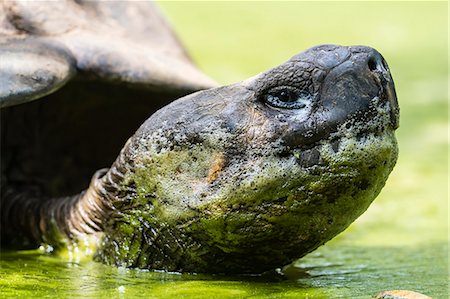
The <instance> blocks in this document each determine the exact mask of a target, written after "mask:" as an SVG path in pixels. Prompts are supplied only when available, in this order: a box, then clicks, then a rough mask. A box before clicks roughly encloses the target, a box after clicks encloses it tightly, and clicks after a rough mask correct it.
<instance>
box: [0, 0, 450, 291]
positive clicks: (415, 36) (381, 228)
mask: <svg viewBox="0 0 450 299" xmlns="http://www.w3.org/2000/svg"><path fill="white" fill-rule="evenodd" d="M160 6H161V7H162V8H163V10H164V11H165V12H166V13H167V14H168V15H169V17H170V18H171V20H172V21H173V22H174V23H175V25H176V26H177V29H178V31H179V33H180V35H181V37H182V39H183V40H184V41H185V43H186V44H187V45H188V47H189V49H190V51H191V53H192V56H193V57H194V58H195V59H196V60H197V61H198V62H199V64H200V65H201V66H202V67H203V68H204V69H205V71H206V72H207V73H208V74H211V76H213V77H214V78H216V79H217V80H219V81H220V82H223V83H226V82H233V81H236V80H240V79H244V78H246V77H249V76H251V75H253V74H255V73H256V72H259V71H263V70H264V69H266V68H268V67H271V66H273V65H276V64H278V63H281V62H282V61H284V60H286V59H287V58H288V57H290V56H292V55H293V54H295V52H297V51H299V50H301V49H304V48H306V47H309V46H312V45H314V44H318V43H325V42H327V43H340V44H366V45H372V46H374V47H375V48H377V49H378V50H380V52H382V53H383V55H384V56H385V58H386V60H387V61H388V63H389V65H390V67H391V70H392V73H393V77H394V79H395V83H396V86H397V93H398V98H399V102H400V107H401V123H400V129H399V130H398V132H397V133H398V134H397V136H398V141H399V147H400V156H399V161H398V164H397V166H396V168H395V170H394V172H393V173H392V175H391V177H390V178H389V180H388V183H387V185H386V187H385V189H384V190H383V191H382V193H381V195H380V196H379V197H378V198H377V199H376V200H375V202H374V203H373V204H372V206H371V207H370V208H369V210H368V211H367V212H366V213H365V214H364V215H363V216H362V217H361V218H359V219H358V220H357V221H356V222H355V223H354V224H353V225H351V226H350V228H349V229H347V231H345V232H344V233H343V234H341V235H340V236H338V237H337V238H336V239H334V240H333V241H331V242H329V243H328V244H326V245H325V246H323V247H321V248H319V250H317V251H315V252H313V253H311V254H310V255H308V256H307V257H305V258H303V259H301V260H299V261H298V262H297V263H295V264H294V265H292V266H290V267H288V268H287V269H286V270H285V278H282V277H280V276H277V275H267V276H263V277H223V276H208V275H188V274H183V275H180V274H170V273H157V272H145V271H140V270H132V269H117V268H114V267H109V266H105V265H102V264H99V263H96V262H93V261H92V260H91V259H90V258H86V257H82V258H80V260H77V257H76V255H75V256H72V257H70V256H69V255H68V254H67V253H66V254H63V255H61V256H51V255H47V254H43V253H41V252H40V251H38V250H36V251H22V252H8V251H4V250H3V251H2V252H1V255H0V297H2V298H11V297H19V298H22V297H33V298H40V297H50V298H64V297H71V298H72V297H75V298H76V297H80V298H81V297H83V298H134V297H148V298H248V297H254V298H371V297H372V296H374V295H376V294H377V293H379V292H381V291H385V290H391V289H408V290H413V291H418V292H421V293H424V294H427V295H429V296H432V297H433V298H443V299H446V298H448V295H449V285H448V283H449V274H448V261H449V257H448V202H447V190H448V189H447V186H448V180H447V177H448V157H447V155H448V115H447V111H448V94H447V88H448V76H447V65H448V64H447V11H448V10H447V3H446V2H377V3H375V2H371V3H367V2H366V3H355V2H353V3H350V2H333V3H323V2H322V3H310V2H308V3H300V2H294V3H292V2H291V3H285V2H282V3H280V2H277V3H275V2H264V3H260V2H251V3H247V2H237V3H232V4H231V3H199V2H196V3H178V2H164V3H160ZM255 28H257V29H255ZM219 33H220V34H219Z"/></svg>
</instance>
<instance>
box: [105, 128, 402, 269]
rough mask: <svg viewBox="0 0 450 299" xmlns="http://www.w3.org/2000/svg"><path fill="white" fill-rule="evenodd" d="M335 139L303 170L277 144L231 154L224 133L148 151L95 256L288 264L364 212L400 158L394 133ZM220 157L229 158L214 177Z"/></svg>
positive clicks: (177, 265)
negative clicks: (315, 162)
mask: <svg viewBox="0 0 450 299" xmlns="http://www.w3.org/2000/svg"><path fill="white" fill-rule="evenodd" d="M172 133H174V134H175V135H176V134H177V133H176V132H172ZM217 135H221V140H222V142H217V139H218V138H217ZM333 138H335V137H334V136H331V137H330V139H327V140H323V141H321V142H319V144H318V145H317V150H318V151H319V152H320V157H321V161H320V163H319V164H318V165H314V166H312V167H306V168H305V167H301V166H300V164H299V162H300V161H299V159H298V155H297V154H295V153H294V152H293V153H291V154H290V155H288V156H285V157H280V156H279V155H278V154H277V151H276V150H274V149H270V150H269V149H263V148H256V149H251V148H247V149H246V151H245V152H246V154H245V156H242V155H239V156H235V157H233V156H230V155H229V154H227V153H228V152H229V151H230V148H229V147H230V145H231V144H232V142H231V141H230V138H227V136H226V134H224V133H223V132H222V133H218V132H215V133H214V134H212V135H211V140H213V141H214V142H211V140H209V139H208V137H207V136H206V137H205V136H204V139H203V141H202V144H193V145H189V146H186V147H183V146H180V143H178V144H170V142H169V143H167V147H168V148H173V150H160V149H159V150H158V151H159V152H158V151H155V150H150V151H149V152H148V155H146V156H145V158H142V159H139V160H137V161H136V162H135V163H136V165H135V172H132V173H129V174H128V176H126V178H125V179H124V181H123V187H122V188H123V190H125V191H126V190H129V189H130V186H133V188H134V189H135V193H134V194H133V195H132V196H131V197H130V198H129V202H127V203H126V204H125V203H122V204H125V205H126V206H127V208H126V209H123V208H121V209H120V212H118V213H117V215H116V216H115V217H114V223H113V224H112V226H111V230H107V231H106V232H105V238H104V240H103V244H102V248H101V249H100V251H99V254H98V257H99V258H100V259H101V260H103V261H106V262H108V263H111V264H116V265H121V266H128V267H139V268H151V269H164V270H169V271H207V272H246V271H249V270H247V269H251V271H252V272H255V271H256V272H261V271H264V270H267V269H271V268H275V267H279V266H281V265H284V264H287V263H289V262H291V261H292V260H293V259H295V258H298V257H299V253H300V254H301V255H304V254H306V253H308V252H310V251H312V250H314V249H315V248H317V247H318V246H320V245H322V244H323V243H325V242H326V241H327V240H329V239H331V238H332V237H333V236H335V235H336V234H338V233H339V232H341V231H342V230H344V229H345V228H346V227H347V226H348V225H349V224H350V223H351V222H353V221H354V219H355V218H357V217H358V216H359V215H360V214H361V213H363V212H364V211H365V210H366V209H367V207H368V206H369V204H370V203H371V202H372V200H373V199H374V198H375V197H376V196H377V194H378V193H379V192H380V190H381V188H382V187H383V185H384V183H385V181H386V179H387V176H388V174H389V173H390V171H391V170H392V168H393V166H394V164H395V161H396V157H397V147H396V141H395V137H394V135H393V132H391V131H387V132H384V133H383V134H380V133H370V134H366V135H365V136H364V138H359V139H358V138H357V133H356V131H355V132H354V134H350V135H348V134H347V136H345V137H342V138H340V139H339V146H338V149H336V148H333V146H332V141H331V140H332V139H333ZM181 139H182V138H181ZM268 146H273V144H270V145H268ZM148 148H151V147H148ZM296 151H301V149H300V150H296ZM218 156H220V157H222V158H221V159H225V160H226V162H224V165H222V166H223V167H222V169H221V170H220V171H219V172H218V173H216V175H217V177H216V178H215V180H213V181H210V180H209V179H208V176H209V174H210V170H211V168H212V167H213V168H214V167H216V159H217V157H218ZM224 157H225V158H224ZM216 170H217V169H216Z"/></svg>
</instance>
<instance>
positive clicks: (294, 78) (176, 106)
mask: <svg viewBox="0 0 450 299" xmlns="http://www.w3.org/2000/svg"><path fill="white" fill-rule="evenodd" d="M80 86H81V87H83V86H84V88H79V87H80ZM83 92H84V93H83ZM86 95H87V96H86ZM146 95H147V93H146V92H145V91H138V90H134V91H133V90H131V89H130V90H128V89H126V88H123V87H120V86H116V87H114V88H112V87H111V86H107V85H96V84H93V83H87V82H82V81H79V82H73V84H71V85H70V86H69V85H68V86H66V87H64V88H62V89H61V90H60V91H58V92H57V93H54V94H52V95H50V96H48V97H47V98H46V99H45V100H44V101H42V100H39V101H35V102H33V103H27V104H26V105H17V106H12V107H8V108H5V109H3V110H2V119H3V120H5V119H6V120H7V122H6V124H9V126H8V127H6V126H3V125H2V138H4V139H5V140H6V141H7V142H6V143H5V142H3V144H8V145H9V146H10V149H11V148H13V147H14V149H15V150H14V151H2V155H3V154H5V155H6V156H5V158H4V157H3V156H2V161H6V162H8V163H3V164H2V174H3V173H6V174H7V175H6V176H3V175H2V186H5V185H6V186H7V188H3V189H2V192H3V193H2V242H3V244H4V243H5V241H6V242H10V243H23V238H26V239H27V240H28V241H29V242H31V244H32V245H34V244H36V243H37V244H39V243H40V242H45V243H48V244H52V245H56V246H58V245H59V246H61V244H63V245H64V244H65V243H64V242H67V240H68V242H77V240H79V239H80V238H82V237H84V235H86V234H93V233H101V234H102V237H101V241H100V245H99V246H98V250H97V254H96V259H97V260H100V261H103V262H105V263H108V264H113V265H117V266H125V267H138V268H147V269H163V270H167V271H184V272H210V273H261V272H264V271H267V270H270V269H274V268H276V267H281V266H283V265H286V264H288V263H290V262H292V261H293V260H295V259H297V258H299V257H301V256H303V255H305V254H307V253H308V252H311V251H312V250H314V249H316V248H317V247H318V246H320V245H322V244H324V243H325V242H326V241H328V240H330V239H331V238H333V237H334V236H335V235H337V234H338V233H340V232H341V231H343V230H344V229H345V228H346V227H347V226H348V225H349V224H350V223H351V222H353V221H354V220H355V219H356V218H357V217H358V216H359V215H361V214H362V213H363V212H364V211H365V210H366V209H367V207H368V206H369V205H370V203H371V202H372V201H373V199H374V198H375V197H376V196H377V195H378V193H379V192H380V190H381V189H382V187H383V186H384V184H385V182H386V180H387V178H388V175H389V173H390V172H391V170H392V169H393V167H394V165H395V162H396V159H397V143H396V140H395V136H394V130H395V129H396V128H397V127H398V116H399V110H398V104H397V99H396V95H395V89H394V84H393V81H392V78H391V75H390V72H389V69H388V67H387V64H386V62H385V61H384V59H383V58H382V57H381V55H380V54H379V53H378V52H377V51H375V50H374V49H371V48H368V47H362V46H352V47H342V46H336V45H321V46H317V47H314V48H311V49H309V50H306V51H305V52H302V53H300V54H298V55H296V56H294V57H293V58H291V59H290V60H289V61H287V62H286V63H284V64H282V65H280V66H278V67H276V68H273V69H271V70H268V71H267V72H264V73H262V74H259V75H257V76H255V77H252V78H250V79H248V80H245V81H243V82H239V83H236V84H233V85H229V86H224V87H219V88H212V89H208V90H204V91H200V92H197V93H193V94H191V95H188V96H185V97H183V98H180V99H178V100H176V101H174V102H172V103H171V104H169V105H167V106H165V107H163V108H162V109H160V110H158V111H156V112H155V113H154V114H153V115H152V116H151V117H150V118H148V119H147V120H146V121H145V122H144V123H143V124H142V125H141V127H140V128H139V129H138V130H137V131H136V133H135V134H134V135H133V136H132V137H131V138H130V139H129V140H128V141H127V142H126V144H125V146H124V147H123V148H122V150H121V151H120V154H119V155H118V156H117V151H118V148H120V146H121V144H123V142H124V141H123V140H124V139H125V138H126V136H130V134H131V133H129V132H130V131H134V130H135V129H136V127H137V121H138V120H139V119H140V118H142V117H143V115H144V114H146V113H147V111H155V110H156V109H157V107H156V106H158V105H163V104H164V103H166V102H167V101H164V100H163V97H162V95H161V100H158V99H159V96H156V95H154V97H155V99H154V102H155V101H156V100H158V101H156V102H158V103H157V104H158V105H152V104H149V103H150V102H146V101H143V100H142V99H143V98H145V96H146ZM72 97H73V99H72ZM122 97H129V98H130V99H128V102H127V103H130V104H129V105H130V106H132V107H134V108H133V109H131V107H129V108H128V109H126V108H125V107H124V108H123V111H122V110H121V109H117V108H118V106H119V105H121V102H120V101H121V100H120V99H121V98H122ZM69 98H70V99H72V100H71V101H68V99H69ZM131 98H132V99H131ZM89 111H90V112H89ZM92 111H95V113H93V112H92ZM105 111H106V112H105ZM127 111H128V112H127ZM24 112H25V113H24ZM126 113H129V114H126ZM35 115H37V117H35ZM21 117H22V118H24V119H25V120H32V121H36V120H38V124H39V126H37V125H33V124H35V123H32V122H31V124H32V125H29V124H28V125H27V122H24V121H22V120H21ZM39 117H40V118H41V119H44V120H47V121H44V122H39ZM49 119H51V121H48V120H49ZM117 119H120V121H117ZM126 119H133V120H134V122H133V123H131V122H126ZM15 120H16V121H17V122H16V123H14V121H15ZM18 123H23V124H22V126H21V127H20V126H18V125H17V126H15V125H14V124H18ZM91 123H93V124H91ZM12 124H13V125H12ZM74 124H75V125H74ZM91 127H97V128H101V129H99V132H115V134H108V135H104V134H100V136H98V134H99V133H98V132H96V131H95V130H90V129H89V128H91ZM62 128H63V129H62ZM64 128H65V129H64ZM69 128H71V129H70V130H69ZM74 128H76V129H74ZM31 129H32V130H31ZM3 131H4V132H3ZM18 132H19V133H20V134H18ZM55 132H56V133H57V134H59V135H58V136H59V138H58V143H54V142H53V139H52V136H55V135H54V134H55ZM61 132H63V134H61ZM64 132H65V133H67V134H64ZM22 133H23V134H22ZM127 134H128V135H127ZM28 135H29V136H30V138H28V137H27V136H28ZM17 136H19V137H20V136H24V137H23V138H19V137H17ZM25 137H27V138H25ZM105 137H108V138H105ZM8 138H9V139H8ZM83 140H84V142H83ZM87 141H89V142H87ZM8 142H9V143H8ZM46 145H47V146H46ZM68 149H71V150H72V152H69V151H68ZM8 153H10V154H8ZM93 153H95V155H94V154H93ZM116 156H117V158H116V160H115V162H113V163H112V165H111V167H110V168H106V169H101V170H99V171H97V172H96V173H95V174H94V175H93V177H92V179H91V181H90V184H89V183H88V180H89V176H90V175H91V174H92V173H93V172H94V171H95V170H96V169H99V168H100V167H105V166H106V167H107V166H108V164H110V163H111V160H112V159H114V158H115V157H116ZM94 157H95V158H94ZM42 165H45V166H46V167H42ZM13 166H14V167H15V168H14V167H13ZM61 170H62V172H61ZM60 173H64V174H65V175H64V176H61V175H60ZM30 178H31V179H30ZM3 179H5V182H6V183H5V182H3ZM13 183H14V184H13ZM88 184H89V187H88V188H87V189H86V190H85V191H83V192H81V193H79V194H77V195H71V194H74V193H76V192H77V190H82V189H84V188H86V186H87V185H88ZM68 190H69V191H68ZM19 191H20V192H19ZM17 215H20V217H18V216H17ZM23 215H26V217H23ZM5 228H6V229H5Z"/></svg>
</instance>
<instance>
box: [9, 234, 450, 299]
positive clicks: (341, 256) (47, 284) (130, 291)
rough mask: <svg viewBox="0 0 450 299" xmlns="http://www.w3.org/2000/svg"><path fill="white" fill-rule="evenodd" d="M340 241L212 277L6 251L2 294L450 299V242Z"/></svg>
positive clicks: (32, 252) (48, 296) (40, 296)
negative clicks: (283, 264)
mask: <svg viewBox="0 0 450 299" xmlns="http://www.w3.org/2000/svg"><path fill="white" fill-rule="evenodd" d="M341 243H342V242H339V241H337V242H333V243H332V244H330V245H327V246H324V247H322V248H320V249H319V250H318V251H316V252H313V253H311V254H310V255H308V256H307V257H305V258H303V259H301V260H299V261H297V262H296V263H294V264H292V265H290V266H288V267H287V268H286V269H284V275H283V276H282V275H280V274H277V273H275V272H274V273H268V274H266V275H263V276H253V277H251V276H234V277H229V276H213V275H200V274H197V275H194V274H177V273H163V272H151V271H142V270H137V269H125V268H114V267H110V266H106V265H103V264H100V263H97V262H94V261H92V260H90V258H86V257H83V258H81V260H79V261H74V260H72V261H70V259H69V257H68V256H67V255H63V256H52V255H49V254H46V253H43V252H41V251H38V250H34V251H21V252H14V251H9V252H8V251H7V252H5V251H3V252H2V255H1V261H0V294H1V295H0V297H4V298H10V297H20V298H23V297H35V298H45V297H46V298H54V297H59V298H61V297H71V298H78V297H79V298H81V297H82V298H86V297H88V298H93V297H95V298H134V297H147V298H371V297H372V296H374V295H376V294H378V293H379V292H381V291H386V290H392V289H406V290H413V291H417V292H421V293H424V294H427V295H429V296H432V297H433V298H447V297H448V289H447V277H446V275H447V264H448V263H447V261H448V259H447V244H446V243H435V244H424V245H423V246H414V247H395V246H386V247H359V246H358V247H355V246H347V245H343V246H342V244H341Z"/></svg>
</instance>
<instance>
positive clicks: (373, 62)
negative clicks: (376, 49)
mask: <svg viewBox="0 0 450 299" xmlns="http://www.w3.org/2000/svg"><path fill="white" fill-rule="evenodd" d="M367 66H368V67H369V70H370V71H371V72H380V73H387V72H388V67H387V65H386V62H385V61H384V59H383V57H381V55H379V54H378V55H371V56H370V57H369V60H368V61H367Z"/></svg>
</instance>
